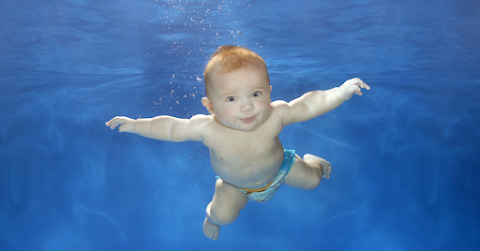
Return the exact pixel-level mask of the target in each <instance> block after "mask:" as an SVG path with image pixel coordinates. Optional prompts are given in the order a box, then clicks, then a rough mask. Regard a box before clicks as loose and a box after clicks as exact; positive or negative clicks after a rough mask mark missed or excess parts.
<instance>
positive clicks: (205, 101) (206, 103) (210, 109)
mask: <svg viewBox="0 0 480 251" xmlns="http://www.w3.org/2000/svg"><path fill="white" fill-rule="evenodd" d="M202 105H203V106H205V108H207V111H208V112H209V113H210V114H213V106H212V102H210V100H209V99H208V98H207V97H203V98H202Z"/></svg>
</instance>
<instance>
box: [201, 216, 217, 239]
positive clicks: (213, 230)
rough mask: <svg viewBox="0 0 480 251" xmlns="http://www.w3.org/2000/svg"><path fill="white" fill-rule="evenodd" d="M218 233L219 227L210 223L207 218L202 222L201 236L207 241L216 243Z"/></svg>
mask: <svg viewBox="0 0 480 251" xmlns="http://www.w3.org/2000/svg"><path fill="white" fill-rule="evenodd" d="M219 232H220V226H219V225H215V224H213V223H211V222H210V221H209V220H208V218H207V217H205V220H204V221H203V234H204V235H205V236H207V237H208V238H209V239H213V240H214V241H216V240H217V239H218V233H219Z"/></svg>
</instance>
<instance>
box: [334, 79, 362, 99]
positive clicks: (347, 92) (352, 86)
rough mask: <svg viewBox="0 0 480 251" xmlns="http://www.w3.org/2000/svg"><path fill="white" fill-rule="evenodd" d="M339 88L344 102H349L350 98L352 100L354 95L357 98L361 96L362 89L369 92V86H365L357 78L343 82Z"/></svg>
mask: <svg viewBox="0 0 480 251" xmlns="http://www.w3.org/2000/svg"><path fill="white" fill-rule="evenodd" d="M339 88H340V92H341V93H342V95H343V98H344V99H345V100H349V99H350V98H352V95H353V94H354V93H355V94H357V95H359V96H362V95H363V93H362V88H363V89H367V90H370V86H368V85H367V84H365V82H363V81H362V80H361V79H359V78H352V79H349V80H347V81H345V83H343V84H342V85H341V86H340V87H339Z"/></svg>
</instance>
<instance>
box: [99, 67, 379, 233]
mask: <svg viewBox="0 0 480 251" xmlns="http://www.w3.org/2000/svg"><path fill="white" fill-rule="evenodd" d="M211 83H212V84H211V86H210V87H209V90H210V91H209V94H208V97H204V98H203V99H202V104H203V105H204V106H205V107H206V108H207V110H208V112H209V113H210V115H196V116H193V117H192V118H190V119H178V118H174V117H170V116H158V117H154V118H150V119H137V120H133V119H130V118H127V117H115V118H113V119H112V120H110V121H108V122H107V123H106V125H107V126H109V127H110V128H111V129H114V128H115V127H117V126H120V127H119V131H120V132H130V133H136V134H139V135H141V136H144V137H148V138H153V139H158V140H165V141H174V142H181V141H188V140H194V141H201V142H203V144H204V145H205V146H207V147H208V148H209V150H210V160H211V165H212V168H213V170H214V171H215V172H216V173H217V174H218V175H219V176H220V177H222V178H221V179H218V180H217V181H216V184H215V194H214V196H213V199H212V201H211V202H210V203H209V204H208V206H207V209H206V214H207V216H206V218H205V220H204V223H203V232H204V234H205V236H206V237H208V238H210V239H213V240H217V239H218V236H219V232H220V226H225V225H228V224H230V223H232V222H234V221H235V220H236V219H237V217H238V216H239V214H240V211H241V210H242V209H243V208H244V207H245V206H246V204H247V202H248V199H247V197H246V196H245V195H244V194H243V193H242V192H240V191H239V190H238V188H237V187H243V188H254V187H258V186H259V185H263V184H266V183H268V182H269V181H271V180H272V179H273V177H274V176H275V174H276V173H277V172H278V170H279V168H280V165H281V163H282V161H283V146H282V144H281V142H280V140H279V139H278V135H279V134H280V132H281V131H282V129H283V127H284V126H287V125H289V124H293V123H297V122H302V121H306V120H309V119H312V118H315V117H317V116H320V115H322V114H324V113H326V112H328V111H330V110H333V109H335V108H336V107H338V106H339V105H340V104H342V103H343V102H344V101H345V100H347V99H349V98H351V96H352V95H353V94H357V95H362V92H361V89H362V88H365V89H367V90H369V89H370V87H369V86H368V85H367V84H365V83H364V82H363V81H362V80H360V79H358V78H356V79H351V80H348V81H346V82H345V83H344V84H343V85H342V86H340V87H339V88H333V89H330V90H327V91H313V92H309V93H306V94H305V95H303V96H301V97H299V98H297V99H295V100H293V101H291V102H289V103H287V102H285V101H275V102H271V99H270V91H271V86H270V83H269V80H268V75H267V71H266V69H265V68H254V67H252V66H248V67H246V68H242V69H238V70H235V71H233V72H230V73H225V74H217V75H214V76H213V77H212V80H211ZM330 174H331V165H330V163H329V162H328V161H326V160H324V159H322V158H320V157H317V156H314V155H310V154H306V155H304V157H303V159H302V158H300V157H299V156H298V155H297V156H296V160H295V162H294V164H293V166H292V168H291V170H290V172H289V173H288V175H287V176H286V179H285V181H284V183H285V184H286V185H288V186H291V187H295V188H299V189H304V190H308V189H313V188H315V187H317V186H318V184H319V183H320V181H321V179H322V177H323V178H327V179H328V178H329V177H330Z"/></svg>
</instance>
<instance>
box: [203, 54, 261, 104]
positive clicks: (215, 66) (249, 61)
mask: <svg viewBox="0 0 480 251" xmlns="http://www.w3.org/2000/svg"><path fill="white" fill-rule="evenodd" d="M249 66H250V67H254V68H258V69H265V71H267V66H266V65H265V61H263V58H262V57H260V56H259V55H258V54H257V53H255V52H253V51H251V50H249V49H247V48H243V47H240V46H234V45H223V46H220V47H218V49H217V50H216V51H215V52H214V53H213V54H212V56H211V57H210V61H209V62H208V64H207V67H205V72H204V77H205V92H206V94H207V97H208V96H209V89H211V88H214V86H213V85H212V81H211V78H212V76H213V75H215V74H225V73H229V72H233V71H235V70H239V69H242V68H246V67H249ZM267 77H268V72H267Z"/></svg>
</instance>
